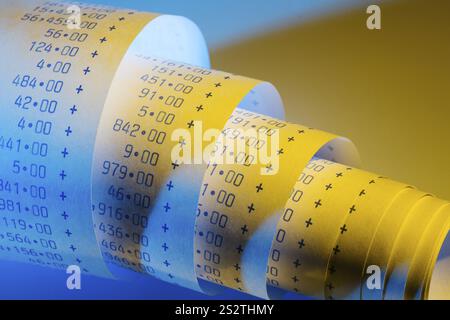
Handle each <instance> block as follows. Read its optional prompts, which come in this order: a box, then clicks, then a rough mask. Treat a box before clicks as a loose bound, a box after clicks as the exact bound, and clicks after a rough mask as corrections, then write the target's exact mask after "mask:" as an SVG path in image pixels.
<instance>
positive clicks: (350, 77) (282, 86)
mask: <svg viewBox="0 0 450 320" xmlns="http://www.w3.org/2000/svg"><path fill="white" fill-rule="evenodd" d="M380 7H381V12H382V30H380V31H377V30H374V31H371V30H368V29H367V28H366V19H367V17H368V15H367V14H366V13H365V8H361V9H357V10H356V9H355V10H353V11H351V12H346V13H343V14H341V15H336V16H328V17H323V18H322V19H321V20H318V21H315V22H310V23H307V24H302V25H298V26H293V27H289V28H287V29H285V30H280V31H275V32H273V33H269V34H266V35H264V36H260V37H257V38H254V39H250V40H248V41H245V42H241V43H238V44H235V45H232V46H229V47H225V48H222V49H217V50H215V51H214V52H213V53H212V59H213V60H212V64H213V67H214V68H215V69H222V70H227V71H232V72H234V73H237V74H242V75H246V76H250V77H255V78H259V79H264V80H268V81H270V82H272V83H273V84H275V85H276V87H277V88H278V89H279V90H280V92H281V96H282V97H283V99H284V102H285V105H286V109H287V119H288V120H289V121H291V122H297V123H301V124H305V125H309V126H313V127H316V128H320V129H323V130H327V131H331V132H334V133H338V134H341V135H344V136H347V137H349V138H350V139H352V140H353V141H354V142H355V143H356V145H357V146H358V148H359V150H360V152H361V156H362V159H363V166H364V169H367V170H371V171H375V172H377V173H380V174H383V175H388V176H390V177H391V178H394V179H396V180H399V181H403V182H408V183H411V184H413V185H416V186H417V187H419V188H420V189H422V190H424V191H428V192H433V193H435V194H436V195H437V196H439V197H442V198H444V199H450V188H449V181H450V170H449V168H448V165H449V164H450V147H449V146H450V142H449V140H450V60H449V57H450V41H449V39H450V24H449V22H448V12H450V2H449V1H447V0H436V1H433V3H432V4H431V3H430V1H424V0H422V1H419V0H408V1H395V2H392V3H385V4H383V5H380Z"/></svg>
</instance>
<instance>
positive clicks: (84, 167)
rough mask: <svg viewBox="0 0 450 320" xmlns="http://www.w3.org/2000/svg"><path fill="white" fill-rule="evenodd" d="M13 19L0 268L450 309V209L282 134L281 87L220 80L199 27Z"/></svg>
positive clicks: (7, 41) (1, 145)
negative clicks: (5, 264)
mask: <svg viewBox="0 0 450 320" xmlns="http://www.w3.org/2000/svg"><path fill="white" fill-rule="evenodd" d="M0 9H1V11H0V28H1V30H2V33H1V34H0V40H1V41H2V43H3V44H4V46H5V50H3V51H2V53H1V58H2V59H1V70H2V75H1V76H0V84H1V87H2V88H4V89H2V91H1V92H0V103H1V108H2V117H1V118H0V165H1V168H2V170H1V171H0V219H1V222H0V257H1V258H2V259H10V260H15V261H23V262H30V263H35V264H39V265H46V266H50V267H56V268H62V269H64V268H66V267H67V266H68V265H72V264H76V265H79V266H80V267H81V268H82V270H83V272H84V273H89V274H94V275H98V276H104V277H111V276H113V277H117V278H127V277H130V278H132V276H133V275H134V274H146V275H152V276H155V277H157V278H159V279H161V280H164V281H167V282H171V283H175V284H178V285H181V286H184V287H188V288H191V289H194V290H198V291H203V292H205V293H210V294H212V293H215V292H217V291H218V290H220V288H221V287H222V286H226V287H230V288H234V289H236V290H241V291H243V292H247V293H249V294H252V295H255V296H258V297H261V298H265V299H269V298H280V297H282V296H283V294H284V293H286V292H287V291H292V292H297V293H300V294H303V295H306V296H311V297H316V298H321V299H323V298H325V299H427V298H433V299H448V298H449V296H448V293H449V292H450V290H449V287H448V285H449V283H450V281H449V272H448V257H449V256H450V254H449V251H450V250H449V247H450V246H449V244H448V243H449V241H448V230H449V208H450V207H449V203H448V202H446V201H444V200H440V199H437V198H435V197H433V196H432V195H429V194H426V193H424V192H421V191H419V190H416V189H414V188H413V187H411V186H409V185H406V184H403V183H399V182H396V181H393V180H390V179H388V178H385V177H380V176H379V175H376V174H373V173H369V172H365V171H363V170H360V169H357V168H356V167H358V166H359V159H358V154H357V151H356V149H355V147H354V145H353V144H352V143H351V142H350V141H349V140H348V139H345V138H342V137H338V136H335V135H333V134H330V133H326V132H324V131H320V130H317V129H313V128H309V127H305V126H300V125H296V124H292V123H289V122H286V121H284V120H282V119H283V118H284V111H283V107H282V102H281V98H280V96H279V94H278V93H277V91H276V89H275V88H274V87H273V86H272V85H271V84H269V83H266V82H261V81H259V80H254V79H249V78H245V77H241V76H237V75H233V74H229V73H225V72H220V71H215V70H210V69H209V68H208V67H209V58H208V54H207V49H206V46H205V44H204V41H203V38H202V36H201V33H200V32H199V30H198V29H197V27H196V26H195V25H194V24H193V23H191V22H189V21H188V20H186V19H184V18H181V17H174V16H164V15H156V14H148V13H140V12H135V11H125V10H116V9H113V8H107V7H97V6H86V5H82V4H79V3H59V2H53V1H47V2H44V1H37V2H33V3H32V4H30V2H6V3H5V2H2V4H1V5H0ZM178 61H182V62H178ZM111 273H112V275H111Z"/></svg>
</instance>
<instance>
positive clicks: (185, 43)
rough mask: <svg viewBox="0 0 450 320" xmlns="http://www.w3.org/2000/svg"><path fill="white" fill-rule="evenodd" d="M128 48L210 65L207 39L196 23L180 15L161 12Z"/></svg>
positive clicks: (135, 51) (153, 54)
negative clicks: (162, 13)
mask: <svg viewBox="0 0 450 320" xmlns="http://www.w3.org/2000/svg"><path fill="white" fill-rule="evenodd" d="M128 52H132V53H140V54H145V55H150V56H154V57H160V58H165V59H170V60H175V61H180V62H186V63H189V64H193V65H196V66H200V67H205V68H209V66H210V62H209V53H208V48H207V46H206V42H205V39H204V37H203V35H202V33H201V31H200V29H199V28H198V27H197V25H196V24H195V23H193V22H192V21H190V20H189V19H186V18H184V17H180V16H172V15H161V16H159V17H157V18H155V19H153V20H152V21H151V22H149V23H148V24H147V25H146V26H145V27H144V28H143V29H142V31H141V32H140V33H139V35H138V36H137V37H136V39H135V40H134V41H133V43H132V45H131V46H130V48H129V50H128Z"/></svg>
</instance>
